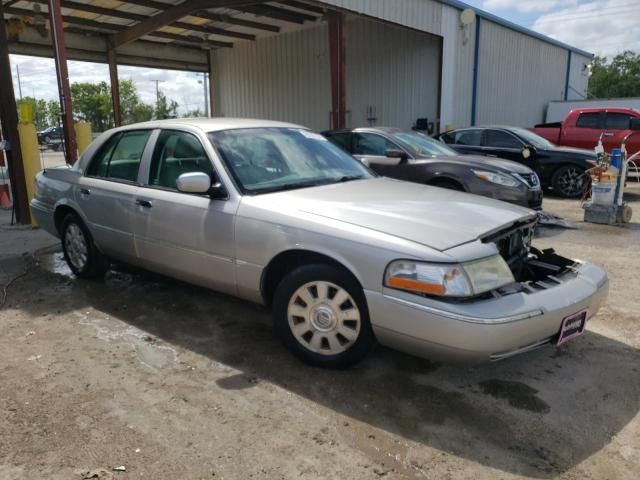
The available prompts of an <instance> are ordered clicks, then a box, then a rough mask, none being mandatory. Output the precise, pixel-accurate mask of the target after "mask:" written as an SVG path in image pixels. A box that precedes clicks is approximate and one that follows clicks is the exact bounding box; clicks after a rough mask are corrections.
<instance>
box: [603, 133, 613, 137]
mask: <svg viewBox="0 0 640 480" xmlns="http://www.w3.org/2000/svg"><path fill="white" fill-rule="evenodd" d="M602 136H603V137H613V132H602Z"/></svg>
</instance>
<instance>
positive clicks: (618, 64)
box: [587, 50, 640, 98]
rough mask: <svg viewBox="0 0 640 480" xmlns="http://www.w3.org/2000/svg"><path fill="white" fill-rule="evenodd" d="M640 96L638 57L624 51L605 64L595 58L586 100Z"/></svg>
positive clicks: (604, 61)
mask: <svg viewBox="0 0 640 480" xmlns="http://www.w3.org/2000/svg"><path fill="white" fill-rule="evenodd" d="M638 96H640V55H638V54H635V53H634V52H631V51H628V50H627V51H625V52H624V53H621V54H619V55H616V56H615V57H613V59H612V60H611V61H610V62H607V58H606V57H595V58H594V59H593V64H592V68H591V78H590V79H589V88H588V90H587V98H621V97H638Z"/></svg>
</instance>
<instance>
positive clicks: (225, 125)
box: [110, 117, 306, 132]
mask: <svg viewBox="0 0 640 480" xmlns="http://www.w3.org/2000/svg"><path fill="white" fill-rule="evenodd" d="M184 127H191V128H197V129H199V130H202V131H203V132H216V131H221V130H232V129H238V128H306V127H302V126H300V125H295V124H293V123H285V122H276V121H272V120H259V119H253V118H226V117H217V118H172V119H167V120H150V121H148V122H141V123H134V124H131V125H126V126H124V127H119V128H115V129H112V130H110V131H111V132H116V131H121V130H135V129H139V128H184Z"/></svg>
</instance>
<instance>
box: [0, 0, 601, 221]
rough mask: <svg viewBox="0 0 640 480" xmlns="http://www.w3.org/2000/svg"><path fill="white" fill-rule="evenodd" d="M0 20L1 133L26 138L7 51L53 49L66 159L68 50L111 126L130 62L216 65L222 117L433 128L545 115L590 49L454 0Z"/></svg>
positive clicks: (50, 7)
mask: <svg viewBox="0 0 640 480" xmlns="http://www.w3.org/2000/svg"><path fill="white" fill-rule="evenodd" d="M472 10H473V11H472ZM473 12H475V14H474V13H473ZM0 16H1V17H2V18H3V20H4V21H3V22H2V24H0V81H1V83H0V85H1V86H2V88H0V122H1V123H2V124H3V128H4V130H5V132H6V135H7V136H8V138H9V140H10V141H11V144H13V145H19V138H18V135H17V116H16V113H15V95H14V93H13V88H12V82H11V71H10V68H9V53H17V54H24V55H36V56H49V57H54V58H55V60H56V71H57V74H58V75H57V77H58V84H59V90H60V93H61V104H62V106H63V112H62V124H63V126H64V137H65V142H64V143H65V145H66V149H65V151H66V153H67V155H68V161H69V162H70V163H73V162H74V161H75V158H76V157H77V150H76V148H75V145H76V143H75V133H74V132H73V114H72V112H73V109H72V102H71V98H70V91H69V79H68V74H67V68H66V61H67V58H68V59H74V60H86V61H92V62H104V63H108V64H109V73H110V79H111V85H112V98H113V111H114V120H115V123H116V125H119V123H120V102H119V92H118V88H117V86H118V69H117V66H118V65H134V66H146V67H157V68H164V69H179V70H188V71H193V72H208V73H209V75H210V78H211V82H210V95H209V97H210V102H211V104H210V109H209V110H210V111H211V112H213V113H214V114H216V115H224V116H244V117H258V118H270V119H277V120H285V121H290V122H295V123H299V124H302V125H306V126H309V127H311V128H313V129H316V130H325V129H328V128H338V127H344V126H363V125H392V126H399V127H404V128H411V127H412V126H414V125H415V124H416V123H417V121H418V119H423V120H424V121H423V122H421V124H424V123H428V124H430V125H431V127H432V128H433V131H434V132H437V131H441V130H444V129H445V128H448V127H453V126H466V125H470V124H483V123H502V124H512V125H522V126H530V125H533V124H535V123H539V122H541V121H542V120H543V118H544V111H545V108H546V105H547V104H548V103H549V102H550V101H554V100H567V99H574V98H580V97H583V96H584V95H585V93H586V86H587V81H588V73H589V71H588V64H589V62H590V61H591V57H592V55H591V54H589V53H587V52H584V51H581V50H579V49H576V48H574V47H571V46H569V45H565V44H563V43H561V42H558V41H556V40H553V39H550V38H547V37H545V36H543V35H540V34H537V33H535V32H533V31H530V30H527V29H524V28H522V27H519V26H517V25H514V24H512V23H509V22H506V21H505V20H502V19H500V18H498V17H496V16H494V15H491V14H489V13H486V12H483V11H481V10H478V9H470V7H469V6H468V5H466V4H464V3H462V2H459V1H457V0H161V1H160V0H0ZM11 156H12V157H13V156H15V158H10V159H9V164H10V166H11V165H13V166H12V167H11V168H10V169H9V170H10V174H11V175H13V176H12V185H14V188H16V189H17V190H16V191H15V192H14V198H18V199H19V200H20V201H19V202H18V203H19V205H21V209H20V210H19V211H18V217H19V218H21V215H22V216H23V217H28V208H27V206H26V200H25V199H26V197H25V195H24V194H23V190H24V185H23V184H24V183H25V182H26V181H27V179H25V178H24V173H23V172H21V171H20V168H21V162H20V158H19V149H17V148H14V149H13V153H12V154H11ZM11 172H13V173H11ZM21 219H22V220H23V219H24V218H21Z"/></svg>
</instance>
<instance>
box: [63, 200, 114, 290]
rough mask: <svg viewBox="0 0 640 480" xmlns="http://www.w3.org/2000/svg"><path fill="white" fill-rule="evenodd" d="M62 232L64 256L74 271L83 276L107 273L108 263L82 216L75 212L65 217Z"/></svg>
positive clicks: (90, 276)
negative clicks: (94, 241)
mask: <svg viewBox="0 0 640 480" xmlns="http://www.w3.org/2000/svg"><path fill="white" fill-rule="evenodd" d="M60 233H61V235H60V236H61V238H62V251H63V252H64V258H65V260H66V261H67V264H68V265H69V268H71V271H72V272H73V273H75V274H76V275H77V276H78V277H81V278H98V277H101V276H103V275H104V274H105V272H106V271H107V268H108V263H107V261H106V259H105V258H104V257H103V255H102V254H101V253H100V251H99V250H98V249H97V247H96V246H95V244H94V243H93V239H92V237H91V233H90V232H89V229H88V228H87V227H86V225H85V224H84V223H83V221H82V220H81V219H80V217H78V216H77V215H75V214H73V213H70V214H68V215H67V216H66V217H64V219H63V220H62V224H61V226H60Z"/></svg>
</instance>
